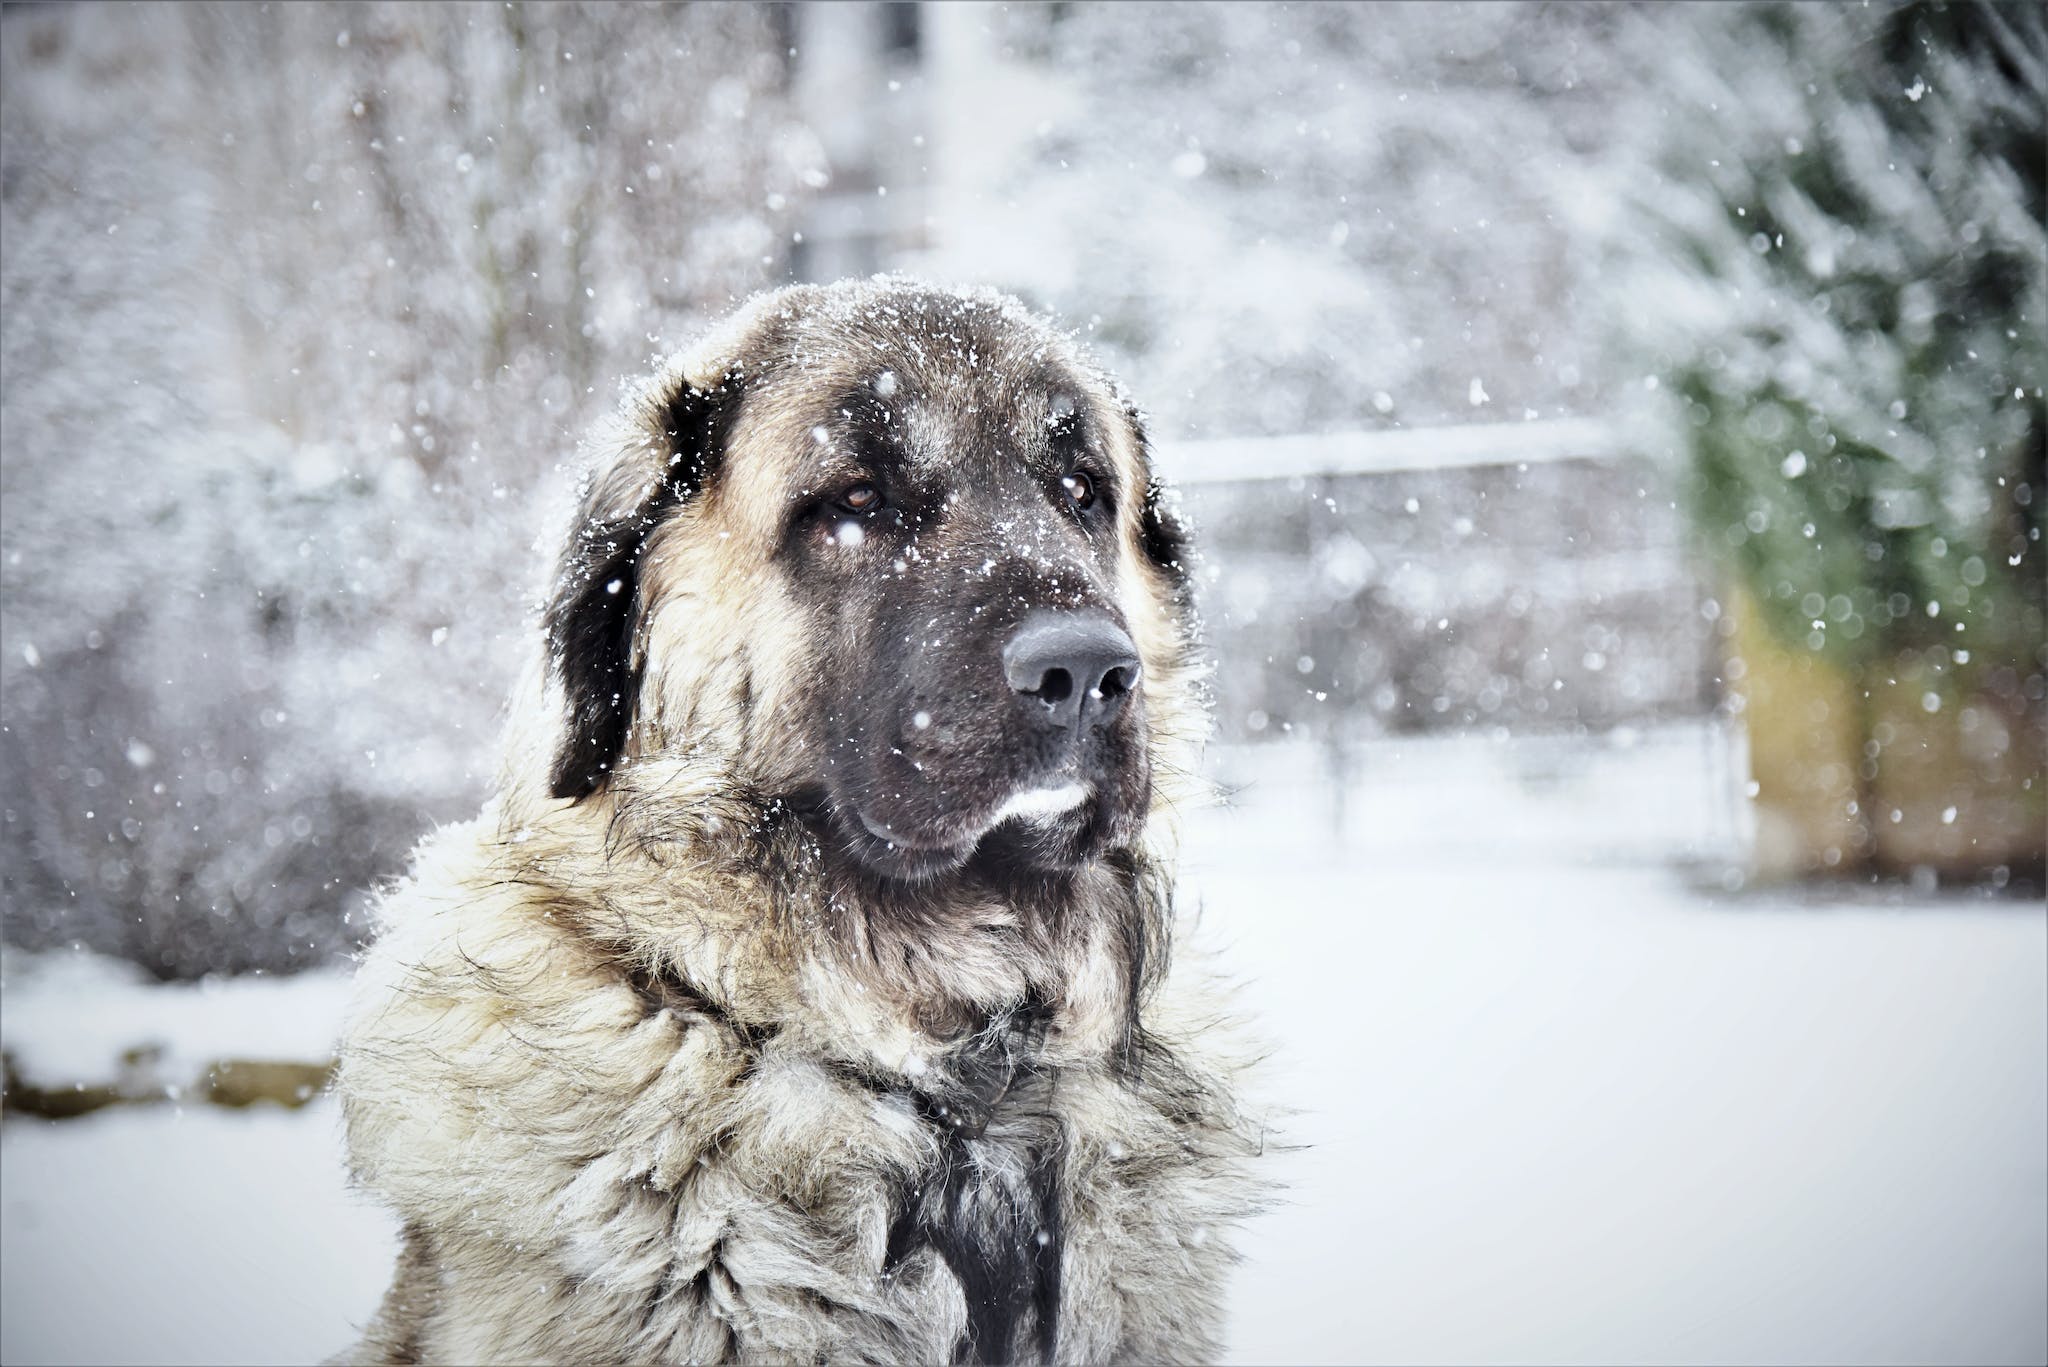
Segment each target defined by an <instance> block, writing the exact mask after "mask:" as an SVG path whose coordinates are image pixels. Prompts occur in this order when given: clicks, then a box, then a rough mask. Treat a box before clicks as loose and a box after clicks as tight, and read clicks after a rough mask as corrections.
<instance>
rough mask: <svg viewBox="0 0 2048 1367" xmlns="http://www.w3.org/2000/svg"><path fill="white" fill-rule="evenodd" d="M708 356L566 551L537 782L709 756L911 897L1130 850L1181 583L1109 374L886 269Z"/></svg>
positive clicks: (1010, 311)
mask: <svg viewBox="0 0 2048 1367" xmlns="http://www.w3.org/2000/svg"><path fill="white" fill-rule="evenodd" d="M713 352H714V353H715V354H712V355H709V356H708V357H707V358H700V360H699V361H698V362H697V364H696V365H695V366H693V367H691V368H689V369H688V371H687V372H686V373H685V374H683V375H678V376H672V378H671V379H670V380H669V381H668V383H667V384H666V385H665V386H662V387H661V388H662V390H663V391H664V392H660V393H657V394H655V395H654V396H653V397H652V398H651V399H650V400H649V402H648V406H647V407H646V408H645V409H644V410H643V412H642V413H641V414H640V418H641V419H642V426H643V428H644V429H645V431H644V436H645V440H643V441H642V442H640V443H639V444H638V445H637V446H631V445H629V449H628V450H627V451H626V452H625V454H624V455H623V456H621V457H620V458H618V460H617V461H616V463H615V464H614V466H613V468H612V469H610V470H608V471H605V472H602V473H601V475H600V479H599V482H598V485H597V486H596V489H595V491H594V493H593V495H592V498H591V502H590V505H589V507H588V509H587V516H586V519H585V520H584V522H583V524H582V525H581V526H580V527H579V529H578V531H577V533H576V535H575V536H574V537H573V538H572V541H571V545H570V549H569V552H568V555H567V557H566V559H565V572H564V576H563V584H562V589H561V591H560V593H559V594H558V596H557V598H556V600H555V602H554V604H553V605H552V606H551V608H550V611H549V629H550V636H551V642H552V644H553V647H554V651H555V665H556V670H557V676H558V677H559V679H560V680H561V682H562V684H563V688H564V691H565V693H566V694H567V702H568V707H569V716H570V725H569V727H568V730H567V732H566V734H565V736H564V739H563V743H562V746H561V748H560V751H559V754H558V757H557V763H556V766H555V772H554V775H553V790H554V793H555V795H556V796H558V797H567V798H572V799H581V798H582V797H584V796H586V795H588V794H590V793H592V792H594V791H597V790H599V789H600V788H602V787H603V786H604V785H605V784H606V783H607V782H608V781H610V779H611V777H612V770H613V769H614V768H615V767H618V766H624V767H625V769H626V771H628V772H630V770H631V768H632V766H634V765H635V764H636V763H642V762H645V761H647V760H649V759H652V758H655V757H659V756H662V755H665V754H666V755H676V754H685V753H687V754H695V755H698V756H704V755H712V756H715V757H716V759H717V760H718V762H719V763H720V764H722V765H723V766H725V768H726V770H727V771H728V772H729V773H730V774H731V776H732V778H733V780H734V781H735V782H736V783H742V784H745V785H747V786H748V787H749V788H750V789H752V790H753V791H756V792H759V793H762V794H764V795H767V796H770V797H773V798H780V799H783V800H784V801H786V802H787V803H788V804H789V805H790V807H791V808H792V809H793V810H796V811H798V812H801V813H803V814H805V815H806V816H807V818H808V819H811V820H814V821H815V822H816V823H818V825H819V827H820V830H821V834H823V835H826V836H828V837H829V842H828V843H829V845H830V846H831V848H832V849H834V850H835V851H838V852H843V853H844V854H846V855H849V856H850V857H852V858H853V859H854V860H856V861H857V862H858V863H859V864H860V865H861V866H862V867H864V868H865V869H867V870H869V871H872V872H874V873H879V874H882V875H886V876H890V877H895V878H905V879H920V878H928V877H931V876H934V875H936V874H939V873H943V872H945V871H948V870H951V869H954V868H958V867H960V866H961V865H963V864H965V863H966V862H967V861H968V860H969V859H971V858H973V857H975V856H976V855H977V853H978V852H980V853H982V854H983V855H985V856H986V857H989V858H998V859H1004V860H1008V861H1012V862H1021V863H1023V864H1025V865H1029V866H1033V867H1039V868H1059V867H1071V866H1074V865H1078V864H1081V863H1084V862H1086V861H1088V860H1089V859H1092V858H1094V857H1095V856H1097V855H1099V854H1100V853H1101V852H1102V851H1103V850H1105V849H1106V848H1110V847H1113V846H1115V845H1117V844H1119V843H1125V842H1128V841H1130V840H1131V839H1133V838H1134V837H1135V835H1136V834H1137V831H1138V829H1139V828H1140V826H1141V825H1142V823H1143V821H1144V817H1145V813H1146V810H1147V807H1148V803H1149V797H1150V790H1151V783H1152V766H1153V751H1154V743H1153V742H1154V725H1155V721H1156V717H1155V714H1156V712H1157V711H1158V710H1159V709H1160V707H1162V706H1165V707H1175V706H1181V705H1183V699H1182V698H1181V697H1180V693H1181V691H1182V689H1183V688H1184V680H1183V679H1182V678H1181V677H1180V674H1181V672H1182V671H1183V669H1184V667H1185V659H1184V656H1185V654H1186V651H1187V647H1188V643H1187V640H1186V630H1187V626H1186V614H1185V611H1184V608H1185V599H1184V595H1185V590H1186V582H1185V574H1184V570H1183V568H1182V565H1181V558H1182V549H1181V543H1180V539H1179V535H1178V528H1177V525H1176V524H1175V523H1174V521H1173V520H1172V518H1171V516H1170V514H1169V513H1167V512H1166V510H1165V509H1164V508H1163V507H1162V506H1161V503H1160V491H1159V488H1158V486H1157V485H1156V484H1155V483H1154V481H1153V480H1152V478H1151V473H1150V470H1149V467H1148V463H1147V459H1146V453H1145V448H1144V441H1143V436H1142V434H1141V433H1140V431H1139V430H1138V427H1137V424H1136V419H1135V417H1134V415H1133V414H1132V413H1131V412H1130V411H1129V409H1128V408H1127V406H1126V405H1125V404H1123V403H1122V402H1120V401H1119V399H1118V397H1117V395H1116V394H1115V392H1114V391H1113V389H1112V388H1111V386H1110V384H1109V383H1108V382H1107V381H1106V380H1105V378H1104V377H1103V376H1102V375H1100V374H1099V373H1098V372H1096V371H1095V370H1094V369H1092V368H1091V367H1090V366H1088V365H1087V364H1086V363H1085V362H1084V361H1083V360H1082V359H1081V358H1080V357H1079V356H1078V354H1077V353H1076V351H1075V349H1074V348H1073V347H1072V346H1071V345H1070V344H1069V343H1068V342H1067V341H1066V339H1064V338H1063V337H1061V336H1060V335H1059V334H1057V333H1056V332H1054V331H1052V330H1051V329H1050V328H1049V327H1047V326H1046V325H1045V324H1044V323H1043V322H1041V321H1040V320H1038V319H1036V318H1034V317H1032V316H1031V315H1029V314H1027V313H1025V312H1024V311H1023V310H1022V309H1021V308H1020V307H1019V306H1017V305H1015V304H1014V303H1012V302H1009V301H1005V300H1003V299H1001V298H1000V297H999V296H994V295H989V294H974V295H962V294H954V293H944V292H938V291H932V290H928V289H924V288H921V287H917V286H913V285H909V284H905V283H899V282H885V281H877V282H866V283H862V284H858V285H843V286H834V287H829V288H799V289H796V290H790V291H785V292H783V293H782V294H780V295H776V296H770V297H769V298H768V299H767V300H766V301H765V302H764V303H762V304H760V305H758V306H757V307H756V308H755V309H754V310H752V312H751V313H750V314H749V315H747V316H746V317H745V319H744V320H743V321H742V322H741V324H740V325H739V326H738V329H737V332H736V335H735V336H734V337H733V338H732V339H731V340H730V341H728V342H727V343H725V344H724V345H723V347H722V348H713ZM650 419H651V421H649V420H650Z"/></svg>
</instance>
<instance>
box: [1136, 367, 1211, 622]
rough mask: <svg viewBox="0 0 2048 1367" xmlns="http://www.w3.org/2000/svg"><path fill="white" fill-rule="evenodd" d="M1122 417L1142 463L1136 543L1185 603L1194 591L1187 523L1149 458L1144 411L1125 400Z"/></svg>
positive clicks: (1191, 552)
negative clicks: (1142, 498)
mask: <svg viewBox="0 0 2048 1367" xmlns="http://www.w3.org/2000/svg"><path fill="white" fill-rule="evenodd" d="M1124 417H1125V418H1126V419H1127V420H1128V421H1129V422H1130V424H1131V437H1132V439H1133V440H1134V441H1136V442H1137V444H1138V455H1139V458H1140V459H1141V460H1142V461H1143V462H1144V466H1145V501H1144V503H1143V504H1142V505H1141V506H1140V508H1139V510H1138V544H1139V547H1140V548H1141V549H1142V550H1143V551H1144V552H1145V558H1146V559H1148V560H1150V561H1151V562H1152V563H1153V564H1155V565H1157V566H1158V567H1159V568H1160V569H1161V570H1163V571H1165V573H1166V577H1167V580H1168V582H1170V583H1171V584H1172V585H1173V594H1174V597H1175V598H1177V599H1179V600H1180V601H1181V602H1182V604H1183V605H1185V604H1187V603H1188V601H1189V600H1190V599H1191V598H1192V596H1193V593H1194V574H1193V571H1194V560H1193V549H1192V547H1191V546H1190V544H1189V540H1188V524H1187V523H1186V521H1185V520H1183V519H1182V517H1181V515H1180V509H1179V508H1178V507H1177V506H1176V504H1175V501H1174V497H1173V491H1172V490H1171V489H1169V488H1168V487H1167V486H1166V484H1165V483H1164V482H1163V481H1162V480H1160V478H1159V475H1158V469H1157V466H1156V465H1155V464H1154V462H1153V460H1152V443H1151V441H1150V439H1149V438H1147V437H1146V435H1145V420H1144V415H1143V414H1141V413H1139V412H1138V410H1137V408H1136V407H1135V406H1134V405H1132V404H1128V403H1127V404H1125V405H1124Z"/></svg>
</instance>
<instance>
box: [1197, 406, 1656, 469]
mask: <svg viewBox="0 0 2048 1367" xmlns="http://www.w3.org/2000/svg"><path fill="white" fill-rule="evenodd" d="M1632 454H1634V451H1633V448H1631V447H1630V446H1628V445H1626V444H1625V443H1624V441H1623V438H1622V435H1621V433H1620V431H1619V430H1618V429H1617V428H1616V427H1615V425H1614V424H1612V423H1609V422H1607V421H1605V420H1603V419H1599V418H1552V419H1548V420H1544V421H1537V422H1489V423H1466V424H1461V425H1459V426H1455V427H1403V428H1389V429H1386V430H1382V431H1375V432H1316V433H1302V434H1298V435H1293V436H1285V437H1222V438H1217V439H1214V440H1208V441H1178V442H1162V443H1160V444H1159V446H1158V459H1159V467H1160V470H1161V472H1162V473H1163V474H1164V475H1165V476H1166V478H1168V479H1170V480H1172V481H1174V482H1176V483H1180V484H1220V483H1226V482H1229V481H1233V480H1248V479H1259V480H1266V479H1297V478H1313V477H1318V476H1330V475H1376V474H1387V473H1391V472H1393V471H1402V470H1449V469H1462V468H1469V467H1474V466H1485V465H1538V464H1548V463H1551V462H1555V461H1566V460H1613V459H1617V458H1622V457H1626V456H1630V455H1632Z"/></svg>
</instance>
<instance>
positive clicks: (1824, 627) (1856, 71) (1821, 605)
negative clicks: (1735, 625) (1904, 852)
mask: <svg viewBox="0 0 2048 1367" xmlns="http://www.w3.org/2000/svg"><path fill="white" fill-rule="evenodd" d="M2043 14H2044V11H2043V9H2042V8H2041V7H2040V6H2038V5H2033V4H2024V5H2009V6H2008V5H1995V4H1948V5H1896V6H1889V7H1878V8H1869V9H1861V8H1859V9H1851V8H1849V7H1846V6H1844V7H1836V6H1804V5H1768V6H1757V7H1747V6H1745V7H1741V8H1730V9H1726V10H1724V9H1722V8H1720V7H1705V8H1704V9H1703V10H1701V11H1695V12H1694V18H1695V22H1696V23H1697V24H1698V26H1699V30H1700V32H1699V41H1698V45H1697V47H1696V48H1695V51H1697V52H1699V53H1700V54H1702V58H1701V60H1698V61H1694V62H1689V63H1680V64H1678V65H1676V66H1674V67H1671V68H1669V70H1670V71H1671V72H1672V75H1673V91H1672V98H1671V104H1670V105H1669V106H1668V107H1667V109H1666V110H1665V112H1664V117H1663V118H1662V119H1661V120H1660V124H1659V126H1660V127H1661V128H1662V129H1663V130H1664V132H1663V136H1662V146H1661V149H1660V153H1659V156H1658V162H1659V169H1660V170H1661V172H1662V176H1661V177H1659V178H1658V179H1657V181H1656V182H1655V184H1654V185H1647V184H1646V185H1645V187H1644V193H1643V194H1642V195H1641V197H1640V202H1641V203H1642V206H1643V207H1644V209H1645V210H1646V213H1647V216H1648V220H1649V222H1650V224H1651V231H1650V232H1649V233H1648V234H1646V235H1645V237H1644V243H1645V245H1647V246H1648V248H1649V250H1650V251H1651V252H1653V253H1655V254H1656V255H1657V256H1658V257H1659V258H1660V260H1659V262H1658V264H1657V265H1655V266H1650V267H1648V268H1647V269H1648V271H1649V272H1650V274H1652V275H1654V277H1655V279H1654V280H1653V281H1646V280H1645V278H1644V274H1643V273H1642V272H1641V271H1638V272H1637V273H1635V274H1633V275H1631V276H1630V278H1629V289H1630V292H1631V301H1632V302H1631V306H1630V311H1631V313H1632V314H1634V317H1633V318H1632V320H1631V323H1632V327H1631V331H1632V334H1633V338H1634V341H1635V342H1636V344H1637V345H1639V346H1640V345H1642V344H1644V343H1648V345H1649V348H1650V350H1651V354H1652V355H1653V356H1654V357H1655V360H1656V363H1657V364H1656V368H1657V370H1658V372H1659V378H1661V379H1663V380H1664V381H1666V383H1667V385H1668V387H1669V390H1670V392H1672V393H1673V394H1674V396H1675V399H1676V402H1677V405H1678V406H1679V408H1680V409H1682V414H1681V416H1682V421H1683V430H1684V431H1685V433H1686V441H1685V444H1686V446H1687V447H1688V449H1689V453H1690V456H1691V458H1692V466H1693V469H1694V471H1695V473H1696V481H1695V490H1696V505H1695V506H1696V511H1697V513H1698V515H1699V518H1700V523H1701V527H1702V530H1703V532H1704V534H1705V537H1706V541H1707V543H1708V545H1709V546H1710V547H1711V548H1712V549H1714V550H1715V551H1716V552H1718V553H1721V554H1723V555H1725V557H1726V558H1727V559H1728V560H1730V561H1731V562H1732V564H1733V565H1734V566H1735V568H1736V570H1737V572H1738V577H1739V578H1740V580H1741V581H1742V582H1743V583H1744V584H1745V585H1746V587H1747V588H1748V589H1749V590H1750V593H1751V595H1752V596H1753V598H1754V599H1755V600H1756V602H1757V603H1758V604H1759V605H1760V608H1761V612H1762V615H1763V617H1764V619H1765V620H1766V622H1767V623H1768V625H1769V626H1770V627H1771V629H1772V630H1773V631H1774V633H1775V634H1776V635H1778V636H1779V637H1780V638H1781V639H1783V640H1784V641H1785V642H1787V643H1788V644H1790V645H1793V646H1795V647H1797V646H1800V645H1804V646H1806V647H1808V648H1810V649H1812V650H1814V651H1816V652H1820V653H1821V654H1822V655H1823V656H1824V657H1826V658H1829V659H1831V660H1832V661H1833V662H1835V663H1836V664H1838V665H1840V666H1842V667H1843V668H1845V669H1847V670H1849V671H1850V672H1851V673H1852V674H1853V673H1855V672H1857V671H1859V670H1860V669H1862V668H1863V667H1864V666H1865V665H1867V664H1869V663H1870V662H1872V661H1873V660H1878V659H1891V658H1896V657H1897V656H1898V655H1899V654H1900V652H1902V651H1914V652H1917V653H1918V654H1919V655H1920V657H1921V658H1922V660H1923V661H1926V662H1927V663H1930V664H1932V665H1933V666H1934V668H1935V672H1936V674H1937V675H1939V676H1941V677H1944V678H1946V679H1947V680H1948V684H1947V685H1946V686H1948V687H1951V688H1954V687H1959V686H1968V687H1980V686H1989V687H1991V688H1993V689H1994V690H1997V691H1999V692H2002V693H2007V694H2012V693H2014V692H2024V693H2027V694H2028V695H2030V696H2031V697H2032V698H2033V699H2035V700H2036V702H2037V703H2038V699H2039V697H2040V684H2041V678H2040V671H2041V670H2042V668H2043V665H2044V663H2048V661H2044V658H2043V654H2044V653H2043V647H2042V639H2043V604H2042V599H2043V594H2042V567H2041V548H2040V537H2041V502H2042V499H2043V497H2044V495H2048V479H2044V471H2043V464H2044V456H2043V452H2044V434H2048V417H2044V407H2043V400H2042V385H2043V383H2044V371H2048V366H2044V349H2048V343H2044V332H2043V327H2044V321H2048V234H2044V228H2043V193H2044V169H2048V146H2044V138H2043V124H2044V113H2043V108H2044V100H2048V21H2044V18H2043ZM1646 286H1654V287H1653V288H1646Z"/></svg>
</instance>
